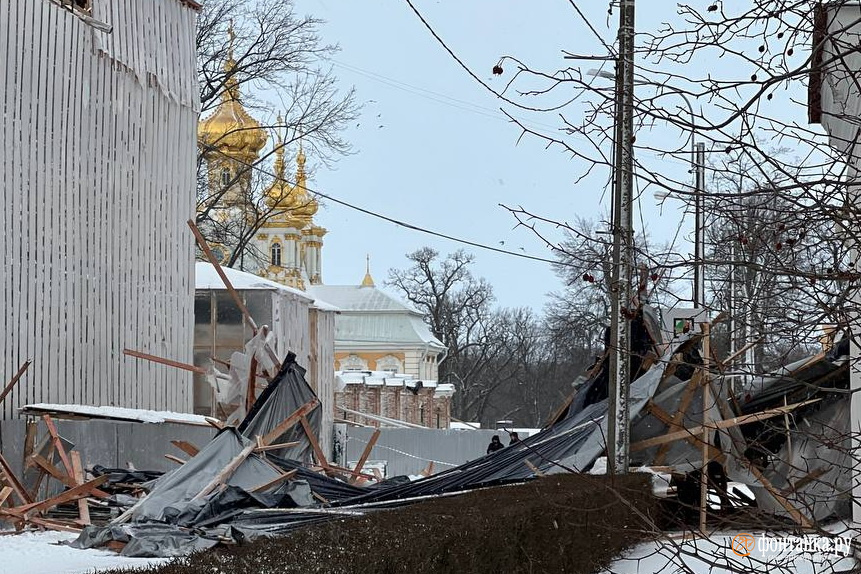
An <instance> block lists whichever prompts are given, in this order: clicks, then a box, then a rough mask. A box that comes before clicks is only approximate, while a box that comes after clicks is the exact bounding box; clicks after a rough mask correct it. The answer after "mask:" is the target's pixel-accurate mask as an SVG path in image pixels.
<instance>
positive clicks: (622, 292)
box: [607, 0, 634, 474]
mask: <svg viewBox="0 0 861 574" xmlns="http://www.w3.org/2000/svg"><path fill="white" fill-rule="evenodd" d="M618 44H619V54H618V59H617V61H616V110H615V111H616V113H615V115H616V118H615V146H616V154H615V156H616V162H615V163H616V165H615V166H614V169H615V172H616V177H615V192H614V197H613V276H612V280H611V283H612V285H611V286H610V295H611V298H612V302H611V311H610V313H611V316H610V344H611V345H612V353H611V354H610V381H609V384H610V389H609V401H608V405H609V411H608V413H607V462H608V466H609V468H610V473H611V474H627V472H628V450H629V449H628V447H629V438H630V437H629V424H630V409H629V405H628V390H629V385H630V380H631V364H630V351H631V312H630V310H629V308H628V307H629V306H630V304H631V300H632V297H631V277H632V275H633V273H632V272H633V268H634V237H633V230H632V227H633V217H632V207H633V198H634V0H620V2H619V39H618Z"/></svg>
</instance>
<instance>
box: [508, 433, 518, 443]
mask: <svg viewBox="0 0 861 574" xmlns="http://www.w3.org/2000/svg"><path fill="white" fill-rule="evenodd" d="M508 438H509V441H508V446H511V445H513V444H515V443H518V442H520V437H519V436H517V433H516V432H512V433H510V434H509V435H508Z"/></svg>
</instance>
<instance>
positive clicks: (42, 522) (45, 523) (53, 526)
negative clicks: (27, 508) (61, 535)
mask: <svg viewBox="0 0 861 574" xmlns="http://www.w3.org/2000/svg"><path fill="white" fill-rule="evenodd" d="M27 522H30V523H32V524H35V525H36V526H41V527H42V528H47V529H49V530H60V531H62V532H74V533H76V534H80V533H81V531H82V530H83V528H80V527H78V526H74V525H72V524H68V523H65V522H60V521H57V520H48V519H45V518H39V517H37V516H30V517H28V518H27Z"/></svg>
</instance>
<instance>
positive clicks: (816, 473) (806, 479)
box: [780, 466, 831, 496]
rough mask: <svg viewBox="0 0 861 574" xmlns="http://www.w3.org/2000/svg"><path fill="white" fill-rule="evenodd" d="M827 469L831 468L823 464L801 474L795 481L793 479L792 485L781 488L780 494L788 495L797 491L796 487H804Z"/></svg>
mask: <svg viewBox="0 0 861 574" xmlns="http://www.w3.org/2000/svg"><path fill="white" fill-rule="evenodd" d="M829 470H831V469H830V468H829V467H827V466H823V467H821V468H817V469H816V470H812V471H810V472H808V473H807V474H805V475H804V476H802V477H801V478H799V479H798V480H797V481H795V482H794V483H793V484H792V486H790V487H789V488H784V489H783V490H781V491H780V494H782V495H783V496H789V495H790V494H793V493H795V492H798V489H800V488H804V487H805V486H807V485H808V484H810V483H811V482H813V481H814V480H816V479H817V478H819V477H820V476H822V475H823V474H825V473H826V472H828V471H829Z"/></svg>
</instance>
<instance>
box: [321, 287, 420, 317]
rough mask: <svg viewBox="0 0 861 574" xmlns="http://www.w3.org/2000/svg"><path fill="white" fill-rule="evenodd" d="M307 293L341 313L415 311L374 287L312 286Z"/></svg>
mask: <svg viewBox="0 0 861 574" xmlns="http://www.w3.org/2000/svg"><path fill="white" fill-rule="evenodd" d="M308 292H309V293H311V294H312V295H314V296H317V295H319V296H320V297H321V298H322V299H324V300H326V301H329V302H331V303H332V304H333V305H336V306H337V307H338V308H339V309H341V311H346V312H349V311H380V312H386V311H389V312H395V313H414V314H416V315H419V316H421V313H419V312H418V311H417V310H415V309H414V308H413V307H411V306H409V305H408V304H407V303H405V302H403V301H401V300H399V299H398V298H396V297H393V296H391V295H389V294H388V293H386V292H385V291H381V290H380V289H377V288H376V287H360V286H358V285H312V286H310V287H309V288H308Z"/></svg>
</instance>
